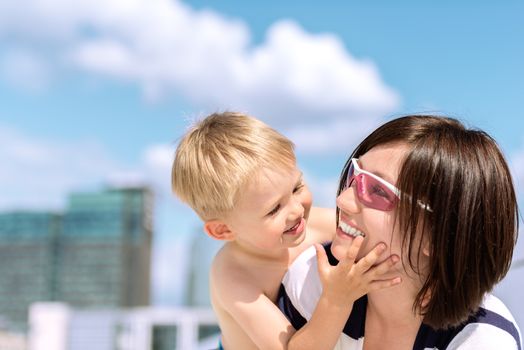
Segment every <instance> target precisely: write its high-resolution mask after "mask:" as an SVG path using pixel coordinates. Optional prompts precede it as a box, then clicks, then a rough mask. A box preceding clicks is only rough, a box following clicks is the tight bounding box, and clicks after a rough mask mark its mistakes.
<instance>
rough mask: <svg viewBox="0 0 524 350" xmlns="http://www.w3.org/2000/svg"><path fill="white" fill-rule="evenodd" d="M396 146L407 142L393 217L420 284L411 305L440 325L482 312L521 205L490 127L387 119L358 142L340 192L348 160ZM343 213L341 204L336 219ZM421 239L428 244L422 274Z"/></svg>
mask: <svg viewBox="0 0 524 350" xmlns="http://www.w3.org/2000/svg"><path fill="white" fill-rule="evenodd" d="M394 143H404V144H407V145H408V146H409V147H410V150H408V152H407V154H406V157H405V159H404V160H403V162H402V163H401V166H400V172H399V176H398V181H397V187H398V188H399V189H400V190H401V191H402V194H401V198H400V201H399V204H398V207H397V217H396V220H398V224H399V227H400V232H401V235H402V237H401V241H402V247H403V248H402V249H403V250H404V251H405V252H407V257H408V258H407V260H408V263H409V266H410V267H411V269H413V271H415V273H416V274H417V275H418V276H419V277H420V278H421V281H422V282H423V285H422V288H421V289H420V291H419V293H418V294H417V296H416V298H415V302H414V304H413V310H414V311H415V312H418V313H420V314H421V315H423V316H424V323H426V324H428V325H429V326H431V327H433V328H435V329H442V328H449V327H453V326H457V325H459V324H461V323H462V322H464V321H466V320H467V319H468V317H470V316H471V315H472V314H473V313H475V312H476V311H477V310H478V308H479V306H480V304H481V302H482V299H483V297H484V295H485V293H486V292H489V291H491V290H492V288H493V287H494V286H495V284H496V283H497V282H499V281H500V280H501V279H502V278H503V277H504V276H505V275H506V273H507V272H508V270H509V267H510V265H511V259H512V255H513V248H514V246H515V243H516V240H517V235H518V207H517V201H516V196H515V190H514V188H513V183H512V179H511V174H510V171H509V169H508V165H507V164H506V161H505V159H504V156H503V154H502V152H501V151H500V149H499V147H498V146H497V143H496V142H495V140H494V139H493V138H491V137H490V136H489V135H488V134H486V133H485V132H483V131H481V130H474V129H467V128H466V127H465V126H464V125H463V124H462V123H461V122H459V121H458V120H456V119H453V118H446V117H439V116H432V115H409V116H404V117H400V118H398V119H394V120H391V121H389V122H387V123H385V124H384V125H382V126H380V127H379V128H378V129H376V130H375V131H373V132H372V133H371V134H370V135H369V136H368V137H366V138H365V139H364V141H362V142H361V143H360V144H359V145H358V146H357V148H356V149H355V151H354V152H353V154H352V155H351V157H350V158H349V160H348V161H347V163H346V165H345V166H344V168H343V170H342V176H341V181H340V185H339V189H338V194H340V193H341V191H342V190H343V185H344V183H343V179H345V178H346V175H347V172H348V166H349V164H350V160H351V158H358V157H359V156H361V155H363V154H365V153H366V152H367V151H369V150H371V149H372V148H374V147H376V146H380V145H386V144H394ZM420 202H422V203H426V204H427V205H429V207H430V210H424V208H423V206H422V207H421V206H420V205H419V204H417V203H420ZM338 218H339V209H338V208H337V224H338ZM417 242H419V243H417ZM422 242H426V243H427V244H429V265H428V266H427V270H426V269H425V271H424V272H423V273H422V272H421V271H420V269H418V261H420V260H419V259H420V254H421V251H422V244H423V243H422ZM406 249H407V250H406ZM425 296H430V298H429V302H427V303H426V302H423V300H424V297H425Z"/></svg>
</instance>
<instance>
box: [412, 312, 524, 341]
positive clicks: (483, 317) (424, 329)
mask: <svg viewBox="0 0 524 350" xmlns="http://www.w3.org/2000/svg"><path fill="white" fill-rule="evenodd" d="M474 323H485V324H490V325H492V326H495V327H497V328H500V329H502V330H504V331H506V332H508V333H509V334H510V335H511V336H513V338H514V339H515V342H516V343H517V347H518V349H519V350H521V349H522V348H521V345H520V338H519V333H518V331H517V328H516V327H515V325H514V324H513V323H512V322H511V321H509V320H507V319H505V318H504V317H502V316H501V315H499V314H497V313H495V312H493V311H491V310H487V309H484V308H480V309H479V310H478V311H477V312H476V313H475V314H474V315H472V316H470V317H469V318H468V320H467V321H466V322H464V324H462V325H460V326H457V327H452V328H449V329H439V330H435V329H433V328H431V327H430V326H428V325H427V324H425V323H423V324H422V325H421V326H420V329H419V331H418V333H417V338H416V339H415V344H414V345H413V350H423V349H426V348H435V349H446V348H447V347H448V345H449V344H450V343H451V341H452V340H453V338H455V336H456V335H457V334H458V333H460V332H462V330H463V329H464V327H466V326H467V325H469V324H474Z"/></svg>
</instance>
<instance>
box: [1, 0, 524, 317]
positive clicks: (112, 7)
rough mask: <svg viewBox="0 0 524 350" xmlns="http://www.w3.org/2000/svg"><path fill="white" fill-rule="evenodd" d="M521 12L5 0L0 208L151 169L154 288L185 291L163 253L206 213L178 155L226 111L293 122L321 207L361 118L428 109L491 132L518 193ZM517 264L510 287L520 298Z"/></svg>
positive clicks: (136, 177)
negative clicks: (198, 122) (181, 145)
mask: <svg viewBox="0 0 524 350" xmlns="http://www.w3.org/2000/svg"><path fill="white" fill-rule="evenodd" d="M522 13H524V3H522V2H521V1H511V0H510V1H504V2H499V3H494V2H488V1H475V2H473V1H461V2H460V3H457V2H452V1H442V2H439V3H430V2H421V1H402V2H394V3H393V2H386V1H368V2H365V3H363V2H348V1H331V2H327V3H326V2H323V3H322V4H321V3H320V2H308V3H305V2H304V1H300V2H299V1H296V0H293V1H286V2H279V1H265V2H258V3H255V4H253V2H247V1H222V0H217V1H212V2H211V1H196V0H195V1H185V2H179V1H170V0H155V1H147V0H127V1H123V0H122V1H117V0H109V1H108V0H105V1H102V0H90V1H88V0H79V1H75V2H74V3H73V2H72V1H69V0H40V1H36V0H21V1H17V2H7V1H4V2H2V3H1V4H0V161H1V162H2V164H3V166H2V170H1V172H0V208H1V209H2V210H12V209H42V208H52V209H56V210H60V208H63V206H64V202H65V199H66V195H67V193H69V192H70V191H74V190H84V189H96V188H98V187H100V186H102V185H104V184H120V185H122V184H133V183H148V184H151V186H153V187H154V188H155V190H156V193H157V197H158V203H157V208H158V210H157V214H158V216H157V219H156V220H157V241H156V245H155V258H154V259H155V264H154V266H155V272H154V276H155V277H154V278H155V280H154V282H153V284H154V286H155V299H156V301H157V302H158V303H177V302H178V301H179V300H180V296H181V286H180V285H179V282H178V281H180V280H181V278H180V276H181V275H183V271H182V270H183V266H184V263H183V261H178V262H176V263H175V264H173V262H172V261H171V260H170V259H171V257H172V256H174V255H175V256H179V257H181V256H183V254H181V253H182V252H183V251H184V249H185V248H184V246H185V244H186V242H187V240H188V237H189V236H190V235H191V234H193V233H194V232H195V231H197V230H198V229H197V227H198V221H197V220H196V217H195V216H194V215H193V214H191V212H190V211H189V210H188V209H187V208H186V207H185V206H183V205H182V204H180V203H179V202H178V201H177V200H176V199H174V198H172V196H171V194H170V191H169V170H170V169H169V167H170V162H171V156H172V153H173V151H174V147H175V145H176V140H177V138H178V137H180V135H181V134H182V133H183V131H184V130H185V127H186V126H187V125H188V123H189V122H190V121H191V120H193V119H194V118H196V117H198V116H202V115H205V114H206V113H209V112H211V111H215V110H217V109H219V110H220V109H233V110H242V111H245V112H249V113H251V114H253V115H255V116H257V117H260V118H261V119H263V120H265V121H267V122H268V123H270V124H271V125H273V126H275V127H276V128H277V129H279V130H280V131H282V132H283V133H284V134H286V135H287V136H289V137H290V138H292V139H293V140H294V141H295V143H296V144H297V152H298V154H299V162H300V165H301V166H302V168H303V170H304V173H305V176H306V180H307V181H308V182H309V184H310V186H311V188H312V190H313V193H314V196H315V200H316V203H317V204H319V205H323V206H332V205H333V203H334V193H335V185H336V181H337V176H338V172H339V170H340V168H341V166H342V164H343V163H344V160H345V157H346V156H347V154H349V153H350V151H351V149H352V147H353V146H354V145H355V144H356V143H357V142H358V141H359V140H360V139H361V138H362V137H363V136H364V135H366V133H367V132H368V131H370V130H371V129H372V128H374V127H375V126H377V125H378V124H380V123H381V122H382V121H384V120H387V119H388V118H391V117H393V116H397V115H400V114H405V113H420V112H431V113H441V114H448V115H452V116H455V117H458V118H460V119H462V120H463V121H465V122H466V123H467V124H470V125H472V126H476V127H480V128H482V129H484V130H486V131H487V132H489V133H490V134H491V135H493V136H494V137H495V138H496V139H497V140H498V142H499V143H500V145H501V146H502V148H503V150H504V151H505V153H506V155H507V157H508V160H509V162H510V164H511V166H512V169H513V174H514V177H515V182H516V185H517V187H518V188H519V192H521V190H520V188H521V185H520V183H521V182H522V180H523V179H524V138H523V136H522V131H521V130H522V127H523V123H524V121H522V120H523V119H522V118H521V113H522V112H521V110H522V108H521V101H523V100H524V68H523V64H522V62H524V42H523V40H522V38H523V37H524V22H523V21H522ZM520 252H522V254H521V253H520ZM516 255H517V256H518V257H520V256H524V250H523V249H520V248H519V249H518V250H517V254H516ZM179 259H182V258H179ZM173 265H176V266H178V267H173ZM521 270H524V269H521ZM518 274H521V272H520V270H519V271H515V272H512V273H510V276H509V277H510V278H509V282H505V283H506V284H507V286H506V285H503V286H502V287H501V293H502V294H504V295H505V296H506V295H507V299H510V302H511V301H512V300H513V299H512V298H513V295H512V294H511V293H510V292H509V291H510V290H511V289H513V290H514V288H515V284H514V283H516V282H512V281H513V280H515V281H516V280H517V279H518V278H517V277H518V276H517V275H518ZM513 276H515V277H513ZM520 277H524V276H520ZM519 279H521V280H522V278H519ZM515 303H516V302H515ZM519 313H521V314H522V316H519V317H522V320H523V321H524V310H522V311H520V310H519Z"/></svg>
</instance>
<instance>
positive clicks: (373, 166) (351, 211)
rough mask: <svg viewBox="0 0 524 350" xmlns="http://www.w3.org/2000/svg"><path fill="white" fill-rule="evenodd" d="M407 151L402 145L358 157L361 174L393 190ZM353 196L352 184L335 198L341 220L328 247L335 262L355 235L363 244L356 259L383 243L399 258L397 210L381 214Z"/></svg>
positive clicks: (391, 146) (399, 240)
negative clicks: (376, 178) (363, 173)
mask: <svg viewBox="0 0 524 350" xmlns="http://www.w3.org/2000/svg"><path fill="white" fill-rule="evenodd" d="M407 151H408V146H407V145H406V144H403V143H395V144H386V145H381V146H377V147H374V148H372V149H371V150H369V151H368V152H367V153H365V154H363V155H362V156H360V157H359V161H358V165H359V166H360V168H361V169H362V170H365V171H367V172H370V173H373V174H374V175H377V176H379V177H381V178H382V179H384V180H386V181H387V182H389V183H390V184H392V185H395V186H396V184H397V178H398V173H399V171H400V164H401V162H402V160H403V159H404V156H405V155H406V152H407ZM356 193H357V189H356V184H355V181H353V184H352V185H351V186H350V187H348V188H346V189H345V190H344V191H343V192H342V193H341V194H340V195H339V196H338V198H337V206H338V208H339V209H340V217H339V227H338V228H337V233H336V235H335V238H334V239H333V243H332V246H331V251H332V253H333V255H334V256H335V257H336V258H337V259H338V260H341V259H342V258H344V257H345V255H346V254H347V251H348V249H349V247H350V245H351V243H352V242H353V239H354V238H355V237H356V236H355V235H359V234H363V235H364V242H363V243H362V246H361V249H360V252H359V255H358V257H357V259H360V258H362V257H363V256H365V255H366V254H367V253H369V251H370V250H371V249H373V247H375V246H376V245H377V244H378V243H379V242H384V243H386V245H387V246H388V250H387V251H388V252H389V253H390V254H397V255H398V256H401V254H400V253H401V244H400V242H401V235H400V232H399V229H398V223H397V224H396V225H395V221H396V220H395V218H396V216H397V208H396V207H395V208H393V209H392V210H390V211H381V210H378V209H373V208H370V207H367V206H366V205H365V204H364V203H362V202H361V201H360V200H359V199H358V198H357V195H356ZM355 229H356V230H357V231H355ZM390 254H386V253H385V254H384V256H383V257H382V259H381V260H385V259H386V258H387V257H388V256H389V255H390Z"/></svg>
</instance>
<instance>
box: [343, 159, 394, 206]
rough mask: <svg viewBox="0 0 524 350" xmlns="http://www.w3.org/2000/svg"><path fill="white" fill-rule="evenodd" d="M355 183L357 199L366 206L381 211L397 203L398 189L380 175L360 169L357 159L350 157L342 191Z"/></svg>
mask: <svg viewBox="0 0 524 350" xmlns="http://www.w3.org/2000/svg"><path fill="white" fill-rule="evenodd" d="M353 183H355V185H356V190H357V191H356V192H357V198H358V200H359V201H360V202H361V203H362V204H364V205H365V206H366V207H369V208H372V209H377V210H381V211H390V210H392V209H393V208H395V206H396V205H397V203H398V200H399V198H400V190H399V189H398V188H396V187H395V186H393V185H392V184H390V183H389V182H387V181H386V180H384V179H382V178H381V177H379V176H377V175H375V174H372V173H370V172H369V171H365V170H362V169H361V168H360V167H359V165H358V159H357V158H352V159H351V163H350V164H349V168H348V174H347V177H346V183H345V186H344V188H343V189H342V191H344V190H345V189H347V188H349V187H350V186H351V185H352V184H353Z"/></svg>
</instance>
